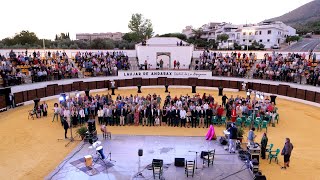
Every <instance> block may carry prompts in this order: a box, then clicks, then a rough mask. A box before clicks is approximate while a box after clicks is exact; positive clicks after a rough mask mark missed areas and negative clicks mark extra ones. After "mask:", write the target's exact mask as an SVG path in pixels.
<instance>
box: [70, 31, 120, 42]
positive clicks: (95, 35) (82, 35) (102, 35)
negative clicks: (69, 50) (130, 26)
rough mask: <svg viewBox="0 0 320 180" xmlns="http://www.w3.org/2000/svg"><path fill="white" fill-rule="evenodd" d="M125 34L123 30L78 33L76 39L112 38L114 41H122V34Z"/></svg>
mask: <svg viewBox="0 0 320 180" xmlns="http://www.w3.org/2000/svg"><path fill="white" fill-rule="evenodd" d="M123 35H124V34H123V33H121V32H115V33H111V32H108V33H92V34H91V33H79V34H76V39H77V40H85V41H91V40H94V39H98V38H100V39H112V40H114V41H120V40H122V36H123Z"/></svg>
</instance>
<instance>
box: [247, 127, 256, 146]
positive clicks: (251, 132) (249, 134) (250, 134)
mask: <svg viewBox="0 0 320 180" xmlns="http://www.w3.org/2000/svg"><path fill="white" fill-rule="evenodd" d="M255 130H256V129H255V128H254V127H253V128H251V130H250V131H249V133H248V143H249V144H254V138H255V137H256V135H255V134H254V131H255Z"/></svg>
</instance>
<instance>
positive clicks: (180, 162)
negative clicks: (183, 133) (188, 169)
mask: <svg viewBox="0 0 320 180" xmlns="http://www.w3.org/2000/svg"><path fill="white" fill-rule="evenodd" d="M184 161H185V160H184V158H175V159H174V165H175V166H177V167H184Z"/></svg>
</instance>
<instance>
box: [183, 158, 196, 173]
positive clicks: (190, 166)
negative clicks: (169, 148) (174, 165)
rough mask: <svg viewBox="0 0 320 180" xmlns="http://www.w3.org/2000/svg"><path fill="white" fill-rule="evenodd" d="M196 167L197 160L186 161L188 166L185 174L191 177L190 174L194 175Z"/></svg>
mask: <svg viewBox="0 0 320 180" xmlns="http://www.w3.org/2000/svg"><path fill="white" fill-rule="evenodd" d="M194 167H195V161H194V160H193V161H186V166H185V174H186V175H187V177H189V174H190V175H191V176H192V177H193V175H194Z"/></svg>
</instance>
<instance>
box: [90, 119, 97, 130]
mask: <svg viewBox="0 0 320 180" xmlns="http://www.w3.org/2000/svg"><path fill="white" fill-rule="evenodd" d="M88 130H89V132H93V131H96V122H95V120H94V119H90V120H89V121H88Z"/></svg>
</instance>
